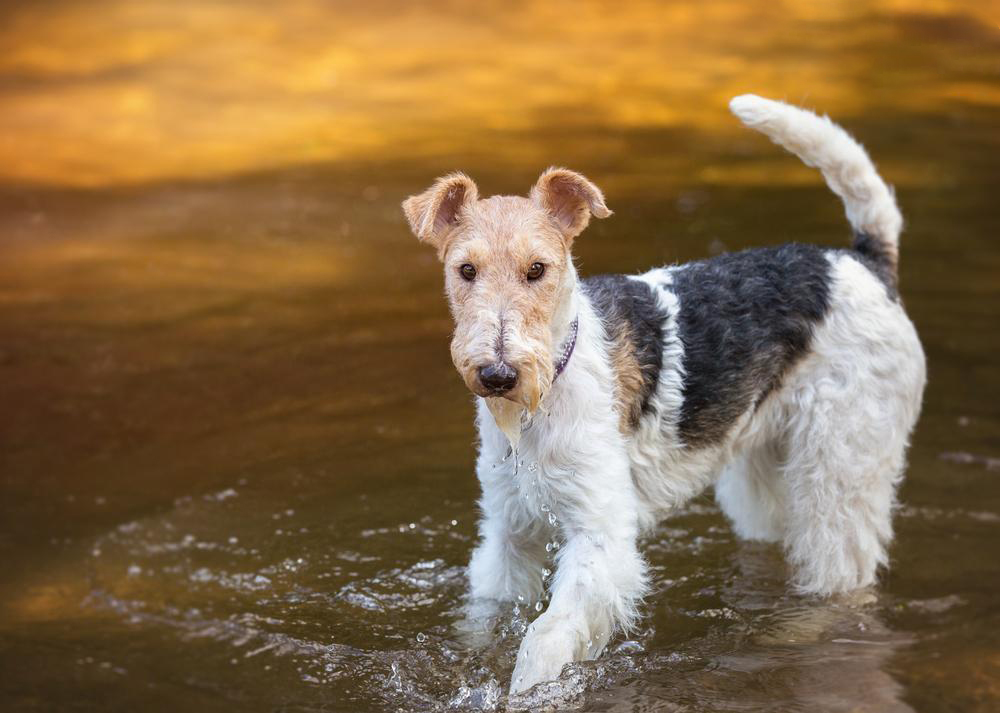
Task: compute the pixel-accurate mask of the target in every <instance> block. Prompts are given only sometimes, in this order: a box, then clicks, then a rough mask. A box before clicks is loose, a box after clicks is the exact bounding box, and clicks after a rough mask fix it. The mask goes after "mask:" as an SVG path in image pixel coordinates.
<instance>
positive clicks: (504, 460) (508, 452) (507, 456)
mask: <svg viewBox="0 0 1000 713" xmlns="http://www.w3.org/2000/svg"><path fill="white" fill-rule="evenodd" d="M513 452H514V449H513V448H512V447H511V446H507V454H506V455H505V456H504V457H503V458H501V459H500V462H501V463H506V462H507V459H508V458H510V455H511V453H513Z"/></svg>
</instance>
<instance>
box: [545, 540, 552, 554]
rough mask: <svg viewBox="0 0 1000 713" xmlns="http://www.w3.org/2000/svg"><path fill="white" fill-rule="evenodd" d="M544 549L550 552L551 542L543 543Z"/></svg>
mask: <svg viewBox="0 0 1000 713" xmlns="http://www.w3.org/2000/svg"><path fill="white" fill-rule="evenodd" d="M545 551H546V552H551V551H552V543H551V542H546V543H545Z"/></svg>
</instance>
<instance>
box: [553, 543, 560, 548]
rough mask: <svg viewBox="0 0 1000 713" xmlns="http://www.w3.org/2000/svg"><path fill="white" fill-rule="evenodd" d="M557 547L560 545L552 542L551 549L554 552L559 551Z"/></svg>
mask: <svg viewBox="0 0 1000 713" xmlns="http://www.w3.org/2000/svg"><path fill="white" fill-rule="evenodd" d="M559 547H560V545H559V543H558V542H553V543H552V549H554V550H558V549H559Z"/></svg>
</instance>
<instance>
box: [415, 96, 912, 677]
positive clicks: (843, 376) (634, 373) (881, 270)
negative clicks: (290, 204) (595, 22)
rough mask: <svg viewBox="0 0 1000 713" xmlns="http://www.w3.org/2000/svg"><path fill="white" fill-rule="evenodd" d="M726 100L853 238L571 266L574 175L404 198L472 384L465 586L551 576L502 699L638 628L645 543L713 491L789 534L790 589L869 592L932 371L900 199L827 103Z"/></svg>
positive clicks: (754, 529)
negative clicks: (842, 212) (516, 192)
mask: <svg viewBox="0 0 1000 713" xmlns="http://www.w3.org/2000/svg"><path fill="white" fill-rule="evenodd" d="M730 109H731V111H732V112H733V113H734V114H735V115H736V116H737V117H738V118H739V119H740V120H741V121H742V122H743V123H744V124H745V125H746V126H748V127H750V128H753V129H756V130H758V131H760V132H762V133H764V134H766V135H767V136H769V137H770V138H771V139H772V140H773V141H774V142H776V143H778V144H780V145H781V146H784V147H785V148H786V149H788V150H789V151H791V152H792V153H794V154H796V155H798V156H799V157H800V158H801V159H802V160H803V161H804V162H805V163H806V164H807V165H809V166H813V167H815V168H818V169H819V170H820V171H821V172H822V174H823V176H824V177H825V179H826V182H827V184H828V186H829V187H830V188H831V189H832V190H833V192H834V193H836V194H837V195H838V196H840V198H841V199H842V200H843V202H844V205H845V207H846V212H847V219H848V222H849V223H850V225H851V227H852V229H853V236H854V237H853V244H852V246H851V247H850V248H847V247H844V248H820V247H815V246H811V245H804V244H796V243H790V244H786V245H783V246H780V247H768V248H756V249H751V250H746V251H743V252H738V253H732V254H724V255H720V256H718V257H714V258H711V259H706V260H701V261H697V262H692V263H688V264H683V265H674V266H669V267H660V268H656V269H653V270H650V271H649V272H645V273H643V274H640V275H632V276H623V275H606V276H599V277H590V278H586V279H580V277H579V276H578V274H577V271H576V268H575V267H574V264H573V258H572V254H571V249H572V246H573V242H574V240H575V239H576V238H577V236H579V235H580V233H581V232H582V231H583V230H584V228H586V227H587V224H588V222H589V221H590V219H591V218H592V217H593V218H607V217H608V216H610V215H611V211H610V210H609V209H608V207H607V206H606V205H605V200H604V196H603V195H602V193H601V191H600V189H598V187H597V186H596V185H594V184H593V183H592V182H591V181H589V180H588V179H587V178H585V177H584V176H582V175H580V174H579V173H575V172H573V171H570V170H567V169H563V168H550V169H548V170H546V171H545V172H544V173H542V175H541V176H540V177H539V179H538V181H537V183H536V184H535V185H534V187H533V188H532V189H531V191H530V194H529V196H528V197H519V196H518V197H515V196H494V197H491V198H485V199H480V198H479V197H478V190H477V187H476V184H475V183H474V182H473V181H472V180H471V179H470V178H469V177H468V176H466V175H464V174H462V173H454V174H451V175H448V176H444V177H442V178H439V179H438V180H437V181H436V182H435V183H434V184H433V185H432V186H431V187H430V188H429V189H428V190H426V191H425V192H423V193H421V194H419V195H415V196H411V197H410V198H408V199H407V200H406V201H404V202H403V212H404V213H405V215H406V218H407V220H408V222H409V225H410V227H411V229H412V231H413V232H414V233H415V234H416V236H417V237H418V238H419V239H420V240H421V241H423V242H425V243H427V244H429V245H430V246H432V247H433V248H435V249H436V250H437V254H438V256H439V258H440V260H441V262H442V263H443V265H444V275H445V288H446V293H447V298H448V303H449V305H450V309H451V313H452V315H453V317H454V320H455V332H454V336H453V338H452V340H451V356H452V360H453V361H454V363H455V367H456V368H457V369H458V372H459V374H460V375H461V377H462V379H463V380H464V382H465V384H466V386H467V387H468V388H469V390H470V391H472V393H473V394H475V395H476V396H477V397H478V398H477V399H476V403H477V427H478V430H479V440H480V446H479V456H478V460H477V465H476V473H477V476H478V479H479V482H480V484H481V487H482V497H481V499H480V501H479V505H480V508H481V511H482V514H481V519H480V521H479V535H480V539H479V542H478V544H477V545H476V547H475V549H474V551H473V554H472V558H471V562H470V564H469V569H468V573H469V582H470V597H471V600H472V601H476V602H515V603H516V602H538V604H537V605H536V608H539V609H540V608H541V602H542V599H541V598H540V597H541V596H542V594H543V592H544V591H546V587H548V592H549V603H548V606H547V608H546V610H545V611H544V613H542V614H541V615H540V616H538V617H537V619H535V621H534V622H533V623H532V624H531V625H530V626H529V627H528V628H527V631H526V633H525V636H524V638H523V640H522V641H521V644H520V648H519V651H518V654H517V658H516V663H515V667H514V672H513V676H512V680H511V683H510V692H511V694H516V693H519V692H522V691H525V690H527V689H529V688H531V687H532V686H534V685H535V684H537V683H540V682H542V681H549V680H553V679H556V678H557V677H558V676H559V675H560V672H561V671H562V668H563V666H564V665H565V664H567V663H570V662H574V661H581V660H588V659H594V658H596V657H598V656H599V655H600V653H601V652H602V651H603V649H604V648H605V646H606V644H607V643H608V641H609V640H610V639H611V637H612V636H613V635H614V634H615V633H616V632H617V631H628V630H629V629H630V628H631V627H633V626H634V625H635V624H636V621H637V618H638V615H639V614H638V608H639V606H640V604H641V602H642V600H643V597H644V595H645V593H646V592H647V586H648V585H647V582H648V579H647V571H646V569H647V568H646V565H645V564H644V561H643V558H642V556H641V554H640V552H639V549H638V546H637V540H638V538H639V536H640V535H641V534H642V533H644V532H648V531H649V530H650V529H651V528H652V527H653V526H654V525H656V523H658V522H659V521H661V520H662V519H664V518H665V517H667V516H669V515H670V514H671V512H673V511H674V510H675V509H676V508H678V507H680V506H681V505H683V504H684V503H685V502H687V501H688V500H690V499H691V498H693V497H695V496H696V495H698V494H699V493H701V492H702V491H704V490H705V489H706V488H707V487H708V486H710V485H714V488H715V497H716V500H717V502H718V504H719V506H720V508H721V509H722V511H723V512H724V513H725V514H726V515H727V517H728V518H729V520H730V521H731V522H732V527H733V529H734V531H735V532H736V534H737V535H739V536H740V537H742V538H746V539H749V540H760V541H765V542H776V543H780V544H781V545H782V547H783V548H784V552H785V554H786V558H787V560H788V561H789V564H790V565H791V571H792V573H793V574H792V578H793V581H792V585H793V586H794V588H795V589H796V590H797V591H798V592H800V593H802V594H806V595H818V596H824V597H825V596H831V595H835V594H838V593H842V592H848V591H851V590H855V589H858V588H863V587H868V586H869V585H872V584H873V583H874V582H875V580H876V574H877V571H878V570H879V568H880V567H882V566H885V565H886V564H887V553H886V548H887V545H888V544H889V542H890V540H891V539H892V511H893V507H894V502H895V492H896V488H897V485H898V484H899V482H900V480H901V478H902V474H903V469H904V465H905V452H906V449H907V445H908V440H909V436H910V433H911V430H912V429H913V426H914V424H915V423H916V420H917V417H918V415H919V412H920V407H921V400H922V396H923V390H924V385H925V381H926V366H925V359H924V354H923V350H922V348H921V345H920V341H919V339H918V337H917V333H916V330H915V329H914V327H913V324H912V323H911V321H910V320H909V318H908V317H907V315H906V313H905V311H904V310H903V305H902V302H901V301H900V296H899V291H898V284H897V263H898V239H899V233H900V231H901V228H902V217H901V214H900V212H899V209H898V207H897V205H896V201H895V198H894V195H893V193H892V191H891V189H890V188H889V187H888V186H887V185H886V184H885V183H884V182H883V180H882V179H881V178H880V177H879V175H878V173H877V172H876V170H875V167H874V165H873V164H872V162H871V160H870V159H869V157H868V155H867V154H866V153H865V150H864V149H863V148H862V147H861V146H860V145H859V144H858V143H857V142H855V141H854V140H853V139H852V138H851V137H850V136H849V135H848V134H847V132H846V131H844V130H843V129H842V128H841V127H839V126H837V125H836V124H834V123H833V122H832V121H830V119H829V118H826V117H819V116H817V115H816V114H813V113H811V112H809V111H806V110H803V109H800V108H797V107H793V106H790V105H788V104H785V103H782V102H778V101H772V100H768V99H764V98H762V97H758V96H755V95H750V94H748V95H743V96H739V97H736V98H734V99H733V100H732V101H731V103H730ZM553 555H554V558H555V568H556V571H555V574H554V575H551V573H550V572H549V571H548V569H547V564H548V562H549V558H550V557H552V556H553Z"/></svg>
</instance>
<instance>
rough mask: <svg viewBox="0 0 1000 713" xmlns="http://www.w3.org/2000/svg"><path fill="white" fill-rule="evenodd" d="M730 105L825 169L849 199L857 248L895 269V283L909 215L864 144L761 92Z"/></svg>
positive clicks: (833, 184) (753, 124)
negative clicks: (901, 238) (901, 237)
mask: <svg viewBox="0 0 1000 713" xmlns="http://www.w3.org/2000/svg"><path fill="white" fill-rule="evenodd" d="M729 109H730V111H732V112H733V114H735V115H736V116H737V118H739V120H740V121H742V122H743V123H744V124H745V125H746V126H748V127H750V128H751V129H756V130H757V131H760V132H762V133H764V134H766V135H768V136H770V137H771V140H772V141H774V142H775V143H776V144H780V145H781V146H784V147H785V148H786V149H788V150H789V151H791V152H792V153H794V154H795V155H796V156H798V157H799V158H800V159H802V161H803V162H804V163H805V164H806V165H807V166H812V167H814V168H818V169H819V170H820V171H821V172H822V173H823V177H824V178H825V179H826V183H827V185H828V186H830V189H831V190H832V191H833V192H834V193H836V194H837V195H838V196H840V198H841V200H843V201H844V207H845V208H846V209H847V220H848V221H850V223H851V227H852V228H853V229H854V246H853V247H854V249H855V250H856V251H858V252H859V253H862V254H864V255H865V256H867V257H868V258H870V259H872V260H874V261H876V262H877V263H878V264H879V266H880V267H881V268H883V269H885V270H887V271H889V272H890V274H891V276H892V280H893V282H895V280H896V266H897V263H898V259H899V232H900V230H901V229H902V227H903V216H902V215H901V214H900V212H899V208H898V207H897V206H896V199H895V197H894V196H893V193H892V190H891V189H890V188H889V186H887V185H886V184H885V181H883V180H882V178H881V177H880V176H879V175H878V172H877V171H876V170H875V165H874V164H873V163H872V161H871V159H870V158H868V154H867V153H865V150H864V148H862V146H861V144H859V143H858V142H857V141H855V140H854V139H853V138H851V136H850V134H848V133H847V132H846V131H844V130H843V129H842V128H841V127H839V126H837V125H836V124H834V123H833V122H832V121H830V119H829V117H826V116H822V117H821V116H817V115H816V114H813V113H812V112H811V111H806V110H805V109H799V108H798V107H794V106H791V105H789V104H785V103H784V102H779V101H773V100H771V99H764V98H763V97H759V96H757V95H756V94H743V95H741V96H738V97H735V98H734V99H733V100H732V101H730V102H729Z"/></svg>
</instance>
